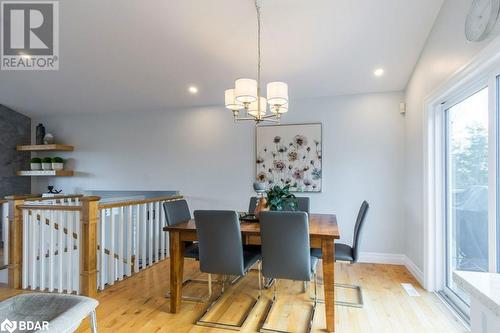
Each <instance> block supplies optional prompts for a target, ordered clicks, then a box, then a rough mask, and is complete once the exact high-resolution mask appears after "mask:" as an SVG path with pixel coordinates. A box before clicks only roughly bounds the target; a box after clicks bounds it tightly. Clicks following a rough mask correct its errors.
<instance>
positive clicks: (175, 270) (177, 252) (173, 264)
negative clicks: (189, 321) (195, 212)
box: [169, 231, 184, 313]
mask: <svg viewBox="0 0 500 333" xmlns="http://www.w3.org/2000/svg"><path fill="white" fill-rule="evenodd" d="M169 235H170V313H177V312H179V310H180V309H181V297H182V276H183V269H184V242H181V239H180V233H179V232H172V231H170V232H169Z"/></svg>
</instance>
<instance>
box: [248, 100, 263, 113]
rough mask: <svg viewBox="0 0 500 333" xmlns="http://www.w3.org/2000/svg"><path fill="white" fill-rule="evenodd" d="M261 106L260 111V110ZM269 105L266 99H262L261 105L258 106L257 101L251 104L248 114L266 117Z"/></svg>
mask: <svg viewBox="0 0 500 333" xmlns="http://www.w3.org/2000/svg"><path fill="white" fill-rule="evenodd" d="M259 106H260V109H259ZM266 108H267V103H266V99H265V98H264V97H261V98H260V105H258V104H257V101H255V102H252V103H250V105H249V106H248V114H249V115H251V116H252V117H259V116H264V115H265V114H266Z"/></svg>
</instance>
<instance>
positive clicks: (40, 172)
mask: <svg viewBox="0 0 500 333" xmlns="http://www.w3.org/2000/svg"><path fill="white" fill-rule="evenodd" d="M17 175H18V176H61V177H71V176H73V170H58V171H56V170H23V171H18V172H17Z"/></svg>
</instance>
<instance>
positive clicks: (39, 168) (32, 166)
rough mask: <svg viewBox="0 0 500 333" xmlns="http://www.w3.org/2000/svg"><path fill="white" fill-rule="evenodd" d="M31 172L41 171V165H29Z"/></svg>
mask: <svg viewBox="0 0 500 333" xmlns="http://www.w3.org/2000/svg"><path fill="white" fill-rule="evenodd" d="M30 167H31V170H42V163H30Z"/></svg>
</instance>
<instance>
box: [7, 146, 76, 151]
mask: <svg viewBox="0 0 500 333" xmlns="http://www.w3.org/2000/svg"><path fill="white" fill-rule="evenodd" d="M16 149H17V151H73V149H74V147H73V146H70V145H60V144H51V145H27V146H23V145H19V146H17V148H16Z"/></svg>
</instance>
